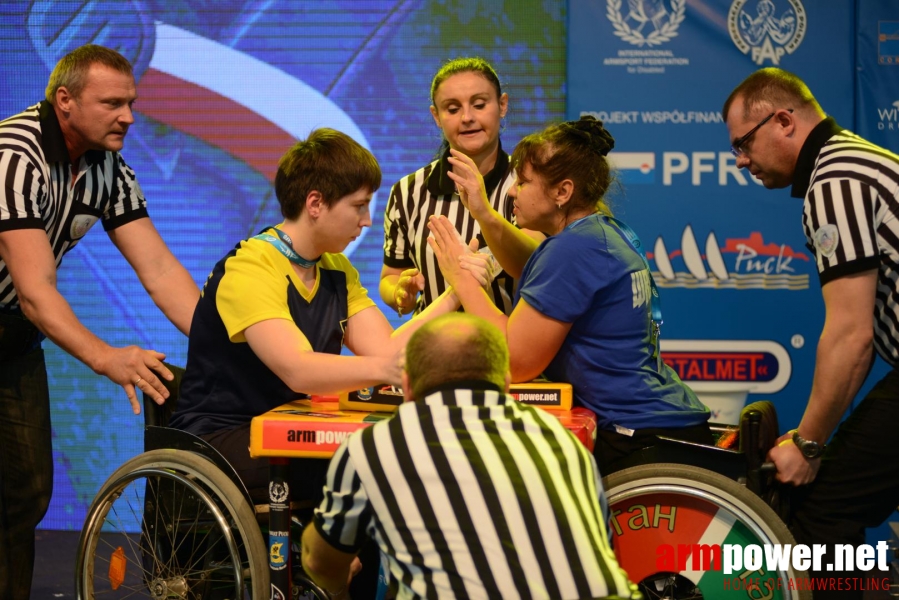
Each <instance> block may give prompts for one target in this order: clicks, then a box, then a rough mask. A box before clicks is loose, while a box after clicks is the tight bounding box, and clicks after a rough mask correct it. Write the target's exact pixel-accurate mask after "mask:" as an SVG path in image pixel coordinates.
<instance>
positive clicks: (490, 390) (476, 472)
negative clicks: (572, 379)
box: [303, 313, 637, 600]
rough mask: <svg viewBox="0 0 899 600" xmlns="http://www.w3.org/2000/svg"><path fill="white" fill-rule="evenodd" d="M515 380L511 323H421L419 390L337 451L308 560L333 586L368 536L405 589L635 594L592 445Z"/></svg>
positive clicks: (409, 354)
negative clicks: (612, 532) (513, 384)
mask: <svg viewBox="0 0 899 600" xmlns="http://www.w3.org/2000/svg"><path fill="white" fill-rule="evenodd" d="M509 381H510V376H509V350H508V347H507V345H506V340H505V336H503V334H502V333H501V332H500V331H499V329H497V328H496V327H494V326H493V325H491V324H490V323H488V322H487V321H485V320H483V319H480V318H478V317H475V316H473V315H470V314H465V313H452V314H449V315H445V316H442V317H439V318H437V319H435V320H433V321H431V322H429V323H426V324H424V325H422V327H421V328H420V329H419V330H418V331H416V332H415V333H414V334H413V335H412V337H411V338H410V340H409V343H408V345H407V346H406V366H405V371H404V373H403V391H404V393H405V397H406V400H407V402H406V403H405V404H404V405H403V406H401V407H400V408H399V409H398V411H397V413H396V415H395V416H394V417H393V418H391V419H388V420H386V421H382V422H380V423H377V424H376V425H373V426H372V427H370V428H367V429H365V430H362V431H360V432H357V433H354V434H353V435H352V436H350V438H349V439H348V440H347V442H345V443H344V444H343V445H342V446H341V447H340V448H339V449H338V450H337V452H336V453H335V455H334V457H333V458H332V460H331V465H330V468H329V469H328V475H327V479H326V484H325V496H324V499H323V500H322V503H321V505H320V506H319V508H318V509H316V511H315V515H314V517H313V522H312V523H311V524H310V525H308V526H307V528H306V531H305V532H304V534H303V566H304V568H305V569H306V572H307V574H309V575H310V576H311V577H312V578H313V580H315V581H316V582H317V583H318V584H319V585H321V586H322V587H324V589H325V590H328V591H329V592H330V593H331V597H332V598H340V597H342V596H343V594H344V592H345V590H346V587H347V581H348V577H349V572H350V570H351V566H352V564H353V560H354V557H355V554H356V552H358V550H359V549H360V547H361V546H362V542H363V541H364V540H365V539H366V538H367V537H368V536H369V535H372V536H373V537H374V539H375V541H376V542H377V543H378V545H379V547H380V549H381V553H382V554H383V555H384V556H385V557H386V560H387V567H388V570H389V572H390V579H391V582H392V583H391V585H392V586H395V587H396V588H398V589H396V590H395V591H396V592H397V595H396V597H398V598H413V597H414V598H518V597H521V598H553V599H556V600H564V599H575V598H578V599H583V598H606V597H614V598H617V597H626V598H631V597H636V596H634V594H636V593H637V592H636V588H635V587H632V585H631V584H630V582H629V581H628V578H627V575H626V574H625V573H624V571H622V570H621V568H620V567H619V566H618V563H617V562H616V560H615V555H614V553H613V552H612V549H611V547H610V546H609V536H608V533H607V531H606V526H605V524H606V522H607V517H608V515H607V511H606V509H605V500H604V496H603V491H602V483H601V481H600V479H599V472H598V470H597V468H596V463H595V462H594V460H593V455H592V454H591V453H590V452H589V451H588V450H587V449H586V448H585V447H584V446H583V445H582V444H581V443H580V442H579V441H578V440H577V438H575V437H574V435H573V434H572V433H571V432H570V431H568V430H567V429H565V428H564V427H563V426H562V424H561V423H560V422H559V420H558V419H557V418H556V417H554V416H552V415H550V414H549V413H546V412H544V411H542V410H541V409H538V408H534V407H532V406H526V405H523V404H520V403H518V402H517V401H515V400H514V399H513V398H512V397H511V396H509V395H508V394H507V393H506V392H507V391H508V389H509Z"/></svg>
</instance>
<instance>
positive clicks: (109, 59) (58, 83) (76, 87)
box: [45, 44, 134, 104]
mask: <svg viewBox="0 0 899 600" xmlns="http://www.w3.org/2000/svg"><path fill="white" fill-rule="evenodd" d="M95 64H100V65H105V66H107V67H110V68H112V69H115V70H116V71H119V72H120V73H124V74H126V75H131V76H132V77H133V76H134V70H133V68H132V67H131V63H130V62H128V59H127V58H125V57H124V56H122V55H121V54H119V53H118V52H116V51H115V50H112V49H111V48H106V47H104V46H98V45H96V44H86V45H84V46H81V47H78V48H75V49H74V50H72V51H71V52H69V53H68V54H66V55H65V56H63V57H62V58H61V59H59V62H58V63H56V66H55V67H54V68H53V72H52V73H50V80H49V81H48V82H47V90H46V92H45V95H46V96H47V102H49V103H50V104H54V103H55V102H56V91H57V90H58V89H59V88H61V87H64V88H66V89H67V90H68V91H69V94H71V95H72V97H73V98H78V97H80V96H81V92H82V91H84V86H85V85H87V73H88V71H89V70H90V68H91V65H95Z"/></svg>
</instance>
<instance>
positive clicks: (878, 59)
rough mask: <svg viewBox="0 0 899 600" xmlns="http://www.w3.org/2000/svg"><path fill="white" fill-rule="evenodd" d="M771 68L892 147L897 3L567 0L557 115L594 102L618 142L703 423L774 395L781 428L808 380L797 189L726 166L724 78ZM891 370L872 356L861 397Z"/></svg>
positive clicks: (808, 271)
mask: <svg viewBox="0 0 899 600" xmlns="http://www.w3.org/2000/svg"><path fill="white" fill-rule="evenodd" d="M856 18H857V21H856ZM856 22H857V24H858V25H857V32H856V29H855V24H856ZM856 46H857V48H856ZM856 56H857V64H856V62H854V61H855V60H856ZM769 66H776V67H780V68H783V69H786V70H788V71H791V72H793V73H796V74H797V75H799V76H800V77H801V78H802V79H803V80H804V81H805V82H806V83H807V84H808V86H809V87H810V88H811V90H812V93H813V94H814V95H815V97H816V98H817V99H818V101H819V102H820V103H821V105H822V107H823V108H824V110H825V112H827V113H828V114H829V115H831V116H833V117H834V118H835V119H836V120H837V122H838V123H840V124H841V125H843V126H844V127H847V128H850V129H853V130H855V131H856V132H857V133H859V134H860V135H863V136H865V137H867V138H869V139H871V140H872V141H874V142H877V143H880V144H882V145H884V146H887V147H889V148H891V149H892V150H893V151H896V150H897V145H899V119H897V111H899V7H897V4H896V2H895V0H858V2H855V1H852V2H812V1H810V0H573V1H572V2H571V3H570V12H569V52H568V105H567V115H568V118H570V119H576V118H578V117H580V116H581V115H587V114H589V115H594V116H595V117H596V118H598V119H601V120H602V121H603V122H604V123H605V124H606V126H607V127H608V129H609V131H610V132H611V133H612V135H613V136H614V137H615V139H616V144H615V151H614V152H613V153H612V154H611V157H612V159H613V162H614V163H615V165H616V166H617V167H618V172H619V178H620V182H621V184H622V185H621V190H620V193H619V194H618V195H617V197H615V198H614V200H613V210H615V211H616V215H617V216H619V217H620V218H622V219H623V220H624V221H625V222H627V223H628V224H630V225H631V226H632V227H633V228H634V229H635V230H636V231H637V233H638V234H639V235H640V237H641V239H642V240H643V244H644V246H645V247H646V249H647V255H648V257H649V259H650V263H651V265H652V267H653V277H654V278H655V280H656V282H657V284H658V286H659V288H660V293H661V295H662V299H663V305H664V308H665V314H664V318H665V324H664V327H663V328H662V339H663V342H662V348H663V355H664V357H665V360H666V361H667V362H668V363H669V364H670V365H671V366H672V367H674V369H675V370H676V371H677V372H678V373H679V374H680V376H681V378H682V379H683V380H684V381H686V382H687V383H688V384H689V385H690V386H691V387H693V388H694V389H695V390H696V391H697V393H698V395H699V396H700V397H701V399H703V400H704V401H706V402H707V403H708V404H709V406H710V407H712V411H713V419H714V420H718V421H722V422H733V420H735V419H736V418H738V415H739V408H740V407H741V406H742V404H743V403H744V402H746V401H748V402H751V401H754V400H757V399H770V400H772V401H773V402H774V403H775V405H776V407H777V412H778V416H779V418H780V426H781V429H782V430H784V431H786V430H787V429H788V428H792V427H795V426H796V425H797V424H798V423H799V420H800V418H801V417H802V413H803V411H804V409H805V406H806V402H807V400H808V395H809V392H810V390H811V385H812V376H813V372H814V365H815V352H816V347H817V341H818V336H819V335H820V332H821V327H822V325H823V323H824V303H823V300H822V298H821V288H820V283H819V281H818V277H817V272H816V269H815V263H814V258H813V256H812V254H811V253H810V252H809V251H808V249H807V248H806V247H805V238H804V235H803V232H802V225H801V214H802V200H801V199H797V198H791V197H790V195H789V190H788V189H786V190H775V191H770V190H766V189H764V188H763V187H762V186H761V184H759V183H758V182H757V181H756V180H755V179H754V178H753V177H752V176H751V175H750V173H748V172H746V171H741V170H738V169H737V168H736V165H735V159H734V157H733V156H732V155H731V153H730V150H729V139H728V132H727V128H726V127H725V125H724V122H723V119H722V115H721V108H722V106H723V104H724V101H725V100H726V98H727V97H728V95H729V94H730V92H731V91H732V90H733V88H734V87H736V86H737V85H738V84H739V83H740V82H741V81H742V80H743V79H744V78H745V77H746V76H747V75H749V74H750V73H752V72H753V71H754V70H756V69H759V68H763V67H769ZM856 67H857V69H856ZM856 72H857V75H856V74H855V73H856ZM785 108H789V107H785ZM886 370H887V367H886V363H884V362H883V361H882V360H879V359H878V361H877V364H876V365H875V368H874V371H873V372H872V373H871V375H870V376H869V377H868V380H867V382H866V384H865V386H864V387H863V389H862V390H861V394H863V393H866V392H867V390H868V389H870V387H871V386H872V385H873V383H874V382H876V381H877V380H878V379H880V377H882V376H883V374H884V373H885V372H886ZM747 394H748V396H747ZM888 535H889V533H888V529H887V527H886V526H884V527H881V528H879V529H875V530H871V531H870V532H869V535H868V537H869V541H872V540H875V539H886V538H887V536H888Z"/></svg>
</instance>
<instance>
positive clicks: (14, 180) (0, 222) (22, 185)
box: [0, 140, 44, 231]
mask: <svg viewBox="0 0 899 600" xmlns="http://www.w3.org/2000/svg"><path fill="white" fill-rule="evenodd" d="M26 141H27V140H26ZM10 143H11V142H10ZM16 149H17V150H20V151H22V152H24V154H20V153H18V152H4V151H3V148H2V147H0V178H2V185H0V231H7V230H10V229H43V228H44V223H43V220H42V219H41V216H40V215H41V213H40V206H39V202H40V198H41V197H43V195H44V191H43V180H42V177H41V173H40V171H39V170H38V169H37V168H36V167H35V163H34V162H33V161H34V160H36V157H34V152H36V149H35V148H30V147H29V146H28V144H25V143H24V142H23V145H22V146H20V147H17V148H16ZM25 156H27V157H29V160H26V159H25V158H24V157H25Z"/></svg>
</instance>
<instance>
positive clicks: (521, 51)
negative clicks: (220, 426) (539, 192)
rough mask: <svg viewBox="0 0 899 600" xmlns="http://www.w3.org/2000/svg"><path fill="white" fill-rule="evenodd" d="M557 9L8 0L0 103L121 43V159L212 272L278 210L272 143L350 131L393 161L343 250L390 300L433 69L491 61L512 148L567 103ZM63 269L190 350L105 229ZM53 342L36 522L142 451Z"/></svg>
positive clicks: (486, 1) (423, 149) (406, 1)
mask: <svg viewBox="0 0 899 600" xmlns="http://www.w3.org/2000/svg"><path fill="white" fill-rule="evenodd" d="M565 10H566V5H565V3H563V2H544V1H543V0H522V1H520V2H514V3H504V2H499V1H496V0H477V1H472V2H464V3H457V2H453V3H447V2H444V1H442V0H367V1H366V2H358V1H357V0H328V1H326V2H323V1H319V0H308V1H302V2H301V1H298V0H266V1H265V2H256V1H253V2H248V1H246V0H217V1H216V2H208V1H207V0H171V1H165V2H163V1H158V0H83V1H79V2H71V1H68V0H4V2H3V3H2V6H0V30H2V32H3V33H2V36H0V90H2V94H0V118H6V117H8V116H10V115H13V114H16V113H18V112H20V111H22V110H24V109H25V108H26V107H28V106H31V105H34V104H36V103H37V102H39V101H40V100H41V99H43V97H44V88H45V87H46V85H47V78H48V76H49V74H50V70H51V69H52V68H53V66H54V65H55V64H56V62H57V61H58V60H59V59H60V58H62V57H63V56H64V55H65V54H66V53H67V52H69V51H70V50H72V49H73V48H76V47H78V46H80V45H82V44H86V43H95V44H102V45H105V46H110V47H113V48H115V49H117V50H119V51H120V52H121V53H122V54H124V55H125V56H126V57H127V58H128V59H129V60H131V61H132V62H133V64H134V71H135V78H136V80H137V92H138V100H137V102H136V103H135V105H134V109H135V123H134V125H133V126H132V127H131V129H130V130H129V132H128V137H127V139H126V141H125V147H124V149H123V151H122V156H123V157H124V159H125V160H126V162H127V163H128V164H129V165H130V166H131V167H133V168H134V170H135V172H136V173H137V177H138V180H139V181H140V184H141V188H142V189H143V191H144V194H145V195H146V197H147V206H148V211H149V213H150V215H151V217H152V219H153V222H154V224H155V225H156V228H157V229H158V230H159V231H160V233H161V235H162V237H163V239H164V240H165V241H166V243H167V244H168V246H169V247H170V248H171V249H172V251H173V252H174V253H175V255H176V256H177V257H178V258H179V260H180V261H181V262H182V263H183V264H184V265H185V267H187V269H188V270H189V271H190V273H191V275H192V276H193V278H194V279H195V280H196V281H197V282H198V283H200V284H202V283H203V282H204V281H205V279H206V277H207V276H208V275H209V272H210V271H211V269H212V267H213V266H214V265H215V263H216V262H217V261H218V260H219V259H220V258H221V257H223V256H224V255H225V254H226V253H227V252H228V251H230V250H231V249H232V248H234V246H235V245H236V244H237V243H238V242H239V241H240V240H242V239H245V238H247V237H249V236H252V235H255V234H257V233H258V232H259V231H260V230H261V229H262V228H263V227H265V226H268V225H274V224H277V223H279V222H280V221H281V219H282V217H281V214H280V210H279V207H278V202H277V199H276V198H275V196H274V190H273V189H272V180H273V178H274V174H275V172H276V170H277V164H278V159H279V158H280V156H281V155H282V154H283V153H284V152H285V151H286V150H287V149H288V148H289V147H290V146H291V145H292V144H293V143H294V142H295V141H296V140H297V139H298V138H304V137H306V135H307V134H308V133H309V132H310V131H311V130H312V129H313V128H316V127H333V128H336V129H339V130H341V131H344V132H345V133H347V134H349V135H351V136H352V137H353V138H354V139H356V140H357V141H358V142H359V143H360V144H362V145H364V146H365V147H367V148H369V149H370V150H371V151H372V153H373V154H374V155H375V157H376V158H377V159H378V161H379V163H380V165H381V170H382V172H383V178H382V182H383V185H382V187H381V189H380V190H379V191H378V192H377V194H376V195H375V198H374V200H373V201H372V203H371V212H372V223H373V224H372V227H370V228H366V229H365V230H363V234H362V235H361V236H360V237H359V238H358V239H357V240H356V242H354V243H353V244H352V245H351V246H350V247H349V248H348V249H347V251H346V254H347V255H349V256H350V259H351V260H352V262H353V264H354V266H356V268H357V269H358V270H359V272H360V277H361V281H362V284H363V285H364V286H365V287H366V289H368V290H369V294H370V295H371V296H372V297H373V298H374V299H375V301H376V302H378V303H380V299H379V297H378V281H379V276H380V272H381V265H382V257H383V251H382V244H383V238H384V235H383V225H382V224H383V212H384V206H385V204H386V200H387V196H388V194H389V191H390V187H391V186H392V185H393V184H394V183H395V182H396V181H397V180H399V179H400V177H403V176H404V175H407V174H409V173H412V172H413V171H415V170H416V169H418V168H420V167H422V166H424V165H426V164H427V163H429V162H430V161H431V160H433V158H434V156H435V154H436V152H437V149H438V148H439V146H440V142H441V134H440V130H439V129H438V128H437V127H436V126H435V124H434V120H433V118H432V117H431V114H430V112H429V106H430V104H431V102H430V89H431V78H432V77H433V76H434V74H435V73H436V72H437V70H438V69H439V68H440V66H441V65H442V64H443V63H444V62H446V61H447V60H449V59H451V58H456V57H462V56H481V57H483V58H485V59H487V60H488V61H490V62H491V64H493V66H494V67H495V68H496V70H497V72H498V73H499V76H500V80H501V83H502V84H503V91H504V92H507V93H508V94H509V108H510V114H509V116H508V118H507V119H506V121H505V129H504V131H503V134H502V143H503V146H504V147H505V148H506V149H508V150H511V149H512V148H514V147H515V144H516V143H517V142H518V140H519V139H521V137H523V136H524V135H525V134H528V133H531V132H532V131H534V130H536V129H539V128H541V127H542V126H543V125H544V124H545V123H546V122H547V121H550V120H559V119H561V118H562V117H563V115H564V92H565V85H564V84H565V81H564V78H565V73H564V69H563V66H564V64H565V62H564V60H565V58H564V56H565V47H566V46H565V23H566V19H565ZM523 57H528V59H529V60H521V59H522V58H523ZM58 281H59V287H60V289H61V290H62V291H63V294H64V296H65V297H66V298H67V299H68V301H69V302H70V304H71V305H72V307H73V309H74V310H75V313H76V314H77V315H78V317H79V319H81V321H82V322H83V323H84V324H85V325H86V326H87V327H88V329H90V330H91V331H93V332H94V333H96V334H97V335H98V336H99V337H100V338H102V339H103V340H105V341H107V342H108V343H110V344H112V345H115V346H126V345H130V344H138V345H141V346H142V347H144V348H152V349H155V350H158V351H160V352H164V353H165V354H166V355H167V359H168V361H169V362H171V363H173V364H177V365H182V366H183V365H184V364H185V361H186V351H187V339H186V338H185V337H184V336H183V335H181V334H180V333H179V332H178V331H177V330H176V329H175V328H174V327H173V326H172V325H171V324H169V323H168V321H166V319H165V318H164V317H163V316H162V314H161V313H160V312H159V310H158V309H157V308H156V307H155V306H154V305H153V302H152V301H151V300H150V298H149V297H148V295H147V294H146V292H145V291H144V290H143V288H142V287H141V285H140V283H139V282H138V281H137V278H136V277H135V276H134V272H133V271H132V270H131V269H130V267H129V266H128V264H127V263H126V262H125V260H124V259H123V258H122V257H121V255H120V254H119V253H118V251H117V250H116V248H115V247H114V246H113V245H112V244H111V243H110V241H109V240H108V238H107V237H106V236H105V235H103V232H102V228H100V227H94V231H92V232H90V233H89V234H88V235H87V236H85V239H84V240H83V241H82V242H81V243H79V245H78V246H77V247H76V248H74V249H73V250H72V251H71V252H70V253H69V254H68V255H66V257H65V259H64V261H63V266H62V268H61V269H60V270H59V275H58ZM382 308H383V306H382ZM384 312H385V314H386V315H387V317H388V318H390V319H392V320H393V322H394V324H396V323H397V322H398V319H397V316H396V311H387V310H385V311H384ZM44 348H45V349H46V351H47V360H48V370H49V376H50V394H51V402H52V414H53V447H54V465H55V471H54V495H53V502H52V504H51V507H50V511H49V512H48V514H47V517H46V518H45V519H44V521H43V523H42V527H44V528H47V529H80V528H81V526H82V524H83V522H84V514H85V511H86V508H87V506H88V503H89V502H90V501H91V500H92V499H93V497H94V495H95V494H96V492H97V490H98V489H99V487H100V485H101V484H102V482H103V481H104V480H105V479H106V477H108V476H109V474H110V473H112V471H113V470H114V469H116V468H117V467H118V466H119V465H121V464H122V463H123V462H125V461H126V460H127V459H128V458H130V457H131V456H133V455H135V454H137V453H139V452H140V451H141V450H142V448H143V433H142V432H143V418H142V417H135V416H134V415H133V414H132V413H131V410H130V407H129V405H128V403H127V400H126V398H125V393H124V391H123V390H122V389H121V388H120V387H118V386H117V385H115V384H113V383H112V382H110V381H109V380H107V379H106V378H104V377H99V376H97V375H96V374H94V373H93V372H92V371H91V370H90V369H89V368H88V367H86V366H85V365H83V364H81V363H80V362H78V361H77V360H76V359H74V358H72V357H71V356H69V355H68V354H66V353H64V352H62V351H61V350H59V348H57V347H55V346H54V345H53V344H51V343H50V342H45V343H44Z"/></svg>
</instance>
